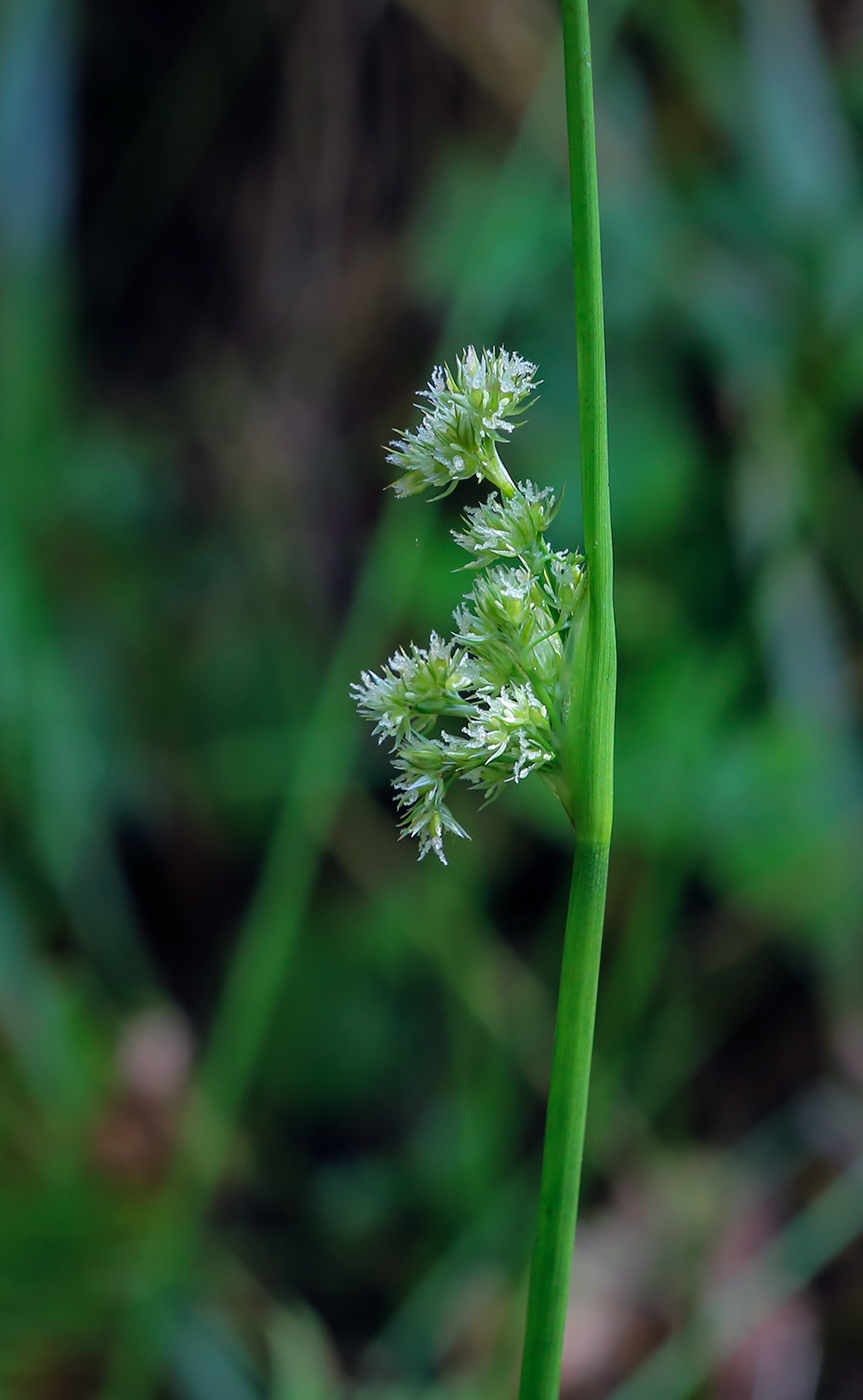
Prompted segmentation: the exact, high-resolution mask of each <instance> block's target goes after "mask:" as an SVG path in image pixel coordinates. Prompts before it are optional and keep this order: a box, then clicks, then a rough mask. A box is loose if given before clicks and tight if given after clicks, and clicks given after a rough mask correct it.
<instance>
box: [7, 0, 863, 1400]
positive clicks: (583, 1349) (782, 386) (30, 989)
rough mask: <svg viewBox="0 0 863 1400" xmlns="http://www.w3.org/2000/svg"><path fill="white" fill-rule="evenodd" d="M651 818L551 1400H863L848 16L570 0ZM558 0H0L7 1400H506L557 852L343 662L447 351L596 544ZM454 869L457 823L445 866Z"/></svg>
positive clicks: (860, 817)
mask: <svg viewBox="0 0 863 1400" xmlns="http://www.w3.org/2000/svg"><path fill="white" fill-rule="evenodd" d="M593 11H594V16H593V17H594V29H595V54H594V71H595V74H596V82H597V100H598V118H599V142H600V153H599V154H600V180H601V201H602V211H603V220H604V230H603V232H604V257H605V274H606V296H607V311H608V334H609V348H608V353H609V373H610V395H611V444H612V472H613V501H614V511H615V525H616V538H617V561H618V563H617V570H618V571H617V606H618V620H619V634H620V653H621V656H620V659H621V673H620V708H619V745H618V778H617V813H616V828H615V840H614V848H613V855H612V869H611V886H610V897H609V917H608V932H607V943H606V949H605V957H604V964H603V974H602V984H601V991H600V1009H599V1024H598V1029H597V1052H596V1065H595V1074H594V1083H593V1089H592V1103H591V1119H590V1128H589V1146H588V1166H587V1178H586V1186H585V1205H584V1212H583V1222H584V1223H583V1226H582V1228H581V1232H580V1236H579V1240H580V1244H579V1249H578V1251H577V1255H576V1261H575V1266H574V1273H573V1290H572V1302H571V1308H570V1322H569V1327H568V1331H567V1341H566V1350H565V1357H564V1387H563V1395H564V1400H605V1398H606V1397H609V1400H610V1397H612V1396H613V1397H615V1400H674V1397H679V1400H684V1397H687V1396H693V1397H695V1396H698V1397H702V1398H703V1400H706V1398H707V1397H710V1400H815V1397H818V1398H819V1400H859V1397H860V1396H861V1395H863V1243H861V1240H860V1239H858V1236H859V1235H860V1234H861V1231H863V959H861V951H860V939H861V931H863V929H861V925H863V762H862V761H861V744H860V705H861V684H863V550H861V543H863V180H861V171H863V162H861V155H863V151H861V143H862V142H863V4H861V3H860V0H818V2H817V3H816V0H595V4H594V6H593ZM561 81H562V80H561V73H560V52H559V34H558V28H557V18H556V8H555V6H554V4H553V3H551V0H182V3H180V0H173V3H168V0H124V3H123V4H115V3H113V4H112V3H110V0H79V3H78V4H77V5H72V3H71V0H2V3H0V834H2V865H0V1397H2V1400H7V1397H8V1400H90V1397H93V1400H137V1397H140V1398H141V1400H147V1397H154V1398H155V1397H159V1398H160V1400H345V1397H355V1396H356V1397H363V1400H378V1398H380V1400H432V1398H433V1400H492V1397H494V1398H495V1400H498V1397H509V1396H513V1395H514V1393H515V1385H516V1379H517V1366H518V1353H519V1344H520V1327H521V1316H522V1310H523V1305H524V1295H525V1283H526V1266H527V1259H528V1254H529V1249H530V1243H531V1237H532V1231H533V1213H534V1210H535V1201H536V1188H537V1182H538V1167H539V1152H540V1146H541V1136H542V1124H543V1102H544V1093H545V1089H546V1084H547V1078H548V1071H549V1056H550V1045H551V1035H552V1022H553V1008H554V1000H555V990H556V978H557V969H558V961H559V956H560V945H561V932H562V924H563V911H564V908H565V901H566V895H567V878H568V869H569V859H570V843H569V835H568V832H567V829H566V826H565V823H564V822H563V820H562V819H561V817H560V815H559V813H558V811H557V810H556V809H555V807H554V803H553V799H552V798H551V797H550V796H549V794H548V793H547V792H546V790H545V789H544V787H543V785H542V784H541V783H539V782H529V783H526V784H525V785H524V786H523V787H522V788H519V789H518V790H517V791H512V792H508V793H507V794H506V796H505V798H504V799H502V800H501V801H500V802H499V803H498V804H497V805H495V806H493V807H491V808H489V809H487V810H485V811H482V812H478V811H476V810H475V808H476V805H477V804H476V803H474V802H473V801H472V799H471V795H470V794H469V793H468V794H466V795H465V797H464V798H463V805H462V806H461V807H460V808H458V809H457V810H458V812H459V814H460V816H461V818H462V819H463V820H466V821H467V824H468V826H469V827H470V830H471V832H472V834H473V838H474V839H473V841H472V842H471V843H470V844H469V845H468V844H467V843H463V844H460V845H459V846H458V848H457V849H453V850H452V851H451V864H450V866H449V868H448V869H447V870H443V869H441V868H438V867H436V866H434V867H433V866H432V862H431V861H426V862H424V863H423V864H422V865H419V864H417V862H416V859H415V851H414V850H413V849H410V848H409V845H408V843H401V844H399V843H398V841H397V839H396V835H397V832H396V827H395V822H394V819H393V810H392V804H391V799H390V793H389V787H388V783H389V773H388V758H387V754H386V752H385V751H382V750H379V749H378V748H377V747H376V745H375V744H374V742H373V741H372V740H371V737H370V735H369V733H368V732H367V728H368V727H367V726H363V725H362V724H361V723H360V721H359V720H357V719H356V717H355V716H354V714H353V712H352V709H351V706H350V702H349V699H348V685H349V683H350V681H351V680H353V679H354V678H355V677H356V676H357V674H358V672H359V670H360V668H361V667H362V666H377V665H379V664H380V662H381V661H383V660H384V659H385V657H386V656H387V655H388V654H389V653H390V652H391V651H392V650H393V648H394V647H395V646H396V645H398V644H400V643H403V642H405V641H407V640H409V639H411V638H414V639H416V640H418V641H422V640H424V638H425V636H426V635H427V633H428V631H429V630H430V629H431V628H437V629H439V630H442V631H447V630H448V627H449V615H450V612H451V610H452V607H453V606H454V604H455V603H456V602H457V601H458V599H459V597H460V595H461V593H462V591H463V576H462V577H460V576H458V575H454V574H453V572H452V571H453V569H454V568H455V567H456V565H457V564H458V562H459V561H458V557H457V555H458V551H457V549H456V547H455V546H454V545H453V543H452V541H451V540H450V538H449V533H448V532H449V530H450V528H451V527H452V526H453V525H454V524H455V522H456V520H457V514H458V511H459V510H460V509H461V507H462V506H463V504H464V502H463V500H461V499H460V498H459V497H457V498H456V501H455V504H453V503H452V502H450V501H447V502H445V503H442V504H440V505H436V506H433V505H429V504H428V503H425V502H421V501H420V502H417V501H409V502H404V503H399V504H398V506H397V507H395V508H394V507H393V503H392V500H391V499H390V498H389V497H386V496H384V494H383V488H384V487H385V486H386V484H387V481H388V479H389V478H388V472H387V468H386V466H385V463H384V461H383V452H382V449H381V444H382V443H383V442H385V441H386V440H387V438H388V437H389V436H390V434H391V432H392V430H393V429H394V428H396V427H403V426H407V425H408V424H410V423H412V422H413V421H414V419H413V417H412V415H413V411H414V410H413V407H412V404H413V398H414V395H415V392H416V390H417V388H418V387H419V386H420V385H421V384H423V383H424V382H425V381H426V378H427V376H428V372H429V369H430V366H431V365H432V364H433V363H435V362H436V361H437V360H439V359H441V358H444V357H446V356H452V355H453V354H454V353H455V352H456V351H458V350H460V349H461V348H462V346H464V345H465V344H468V343H471V342H473V343H475V344H477V345H483V344H484V345H493V344H500V343H503V344H506V346H507V347H508V348H510V349H512V350H518V351H519V352H521V353H522V354H524V355H526V356H528V357H529V358H531V359H533V360H536V361H538V363H539V365H540V367H541V377H542V379H543V387H542V397H541V399H540V400H539V402H538V403H537V404H536V406H535V408H534V409H533V410H532V412H531V414H530V417H529V421H528V423H527V425H526V426H525V427H524V428H522V429H521V430H520V431H519V433H518V434H517V435H516V438H515V441H514V442H513V445H512V450H511V453H510V455H509V457H508V459H507V460H508V463H509V464H510V465H511V469H512V470H513V472H514V474H518V475H520V476H530V477H531V478H533V479H535V480H537V481H538V482H540V483H541V484H542V485H545V484H554V485H555V486H556V487H560V486H562V485H563V484H564V483H566V485H567V492H566V498H565V503H564V508H563V510H562V511H561V514H560V516H559V517H558V520H557V522H556V526H555V530H556V532H557V537H558V539H559V542H560V544H561V545H562V544H563V543H566V544H569V545H576V544H578V543H580V521H579V499H578V485H577V481H578V463H577V455H576V446H575V444H576V441H577V431H576V414H577V409H576V402H575V390H574V331H573V312H572V298H571V272H570V267H569V262H568V212H567V187H566V177H565V144H564V129H563V115H562V92H561ZM453 844H454V843H453Z"/></svg>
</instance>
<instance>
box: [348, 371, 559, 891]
mask: <svg viewBox="0 0 863 1400" xmlns="http://www.w3.org/2000/svg"><path fill="white" fill-rule="evenodd" d="M534 374H535V366H533V365H531V364H528V362H527V361H526V360H523V359H521V357H520V356H518V355H510V354H508V353H507V351H505V350H497V351H491V352H489V351H483V353H482V355H481V356H480V355H477V353H476V351H475V350H473V349H472V348H471V349H468V350H467V351H466V352H465V354H464V355H463V356H462V357H461V358H460V359H459V360H458V361H457V362H456V369H455V372H454V373H450V371H449V370H447V369H437V370H435V372H434V375H433V376H432V381H431V384H430V385H429V387H428V389H427V390H425V391H424V392H425V397H426V398H427V399H428V400H429V401H430V403H431V408H430V409H428V410H427V411H426V413H425V416H424V418H423V421H422V422H421V424H420V426H419V428H418V429H417V430H416V432H414V433H403V434H401V436H400V438H399V439H398V440H397V441H396V442H395V443H394V444H393V450H392V452H391V453H390V459H389V460H390V461H391V462H393V463H394V464H395V465H397V466H399V467H402V468H404V469H405V474H404V475H403V476H402V477H400V478H399V480H398V481H397V482H396V483H395V489H396V492H397V494H398V495H400V496H406V495H412V494H413V493H415V492H418V491H423V490H425V488H426V487H427V486H439V487H442V488H444V489H451V488H452V487H453V486H454V485H455V484H456V482H457V481H459V480H462V479H463V478H466V477H469V476H472V475H476V476H479V477H486V478H487V479H488V480H490V481H492V482H493V483H494V485H495V486H496V487H497V491H496V492H493V493H492V495H491V496H490V497H489V498H488V500H487V501H485V502H484V503H483V504H482V505H480V506H477V507H474V508H473V509H471V510H468V511H467V512H466V516H465V528H464V530H463V531H458V532H454V536H455V539H456V542H457V543H458V544H459V545H461V547H462V548H463V549H465V550H466V551H467V553H468V554H469V555H470V556H471V561H470V564H469V566H468V567H471V568H474V569H480V570H481V571H482V572H480V573H479V574H478V575H477V576H476V578H475V581H474V585H473V588H472V589H471V591H470V592H469V593H468V594H467V596H466V598H465V599H464V602H463V603H462V604H461V605H460V607H458V608H457V609H456V611H455V623H456V632H455V636H454V637H453V639H452V640H451V641H444V640H443V638H441V637H439V636H438V635H437V633H434V632H433V633H432V635H431V638H430V640H429V644H428V646H427V647H418V646H415V645H414V644H411V645H410V647H409V648H408V649H407V650H405V649H402V650H400V651H397V652H396V653H395V655H394V656H391V657H390V659H389V661H388V662H387V664H386V665H385V666H384V667H383V668H382V670H381V673H380V675H377V674H376V673H375V672H373V671H363V673H362V679H361V682H360V683H359V684H357V685H354V686H352V687H351V691H352V694H353V695H354V697H355V699H356V701H357V705H358V708H359V710H360V712H361V714H363V715H365V717H366V718H367V719H370V720H372V721H373V722H374V725H375V731H374V732H375V734H377V735H378V737H379V739H380V740H381V742H383V740H384V739H389V740H391V742H392V744H393V748H394V750H395V757H394V765H395V768H396V779H395V782H394V787H395V789H396V792H397V794H398V797H397V804H398V807H399V812H400V825H401V829H402V835H403V836H413V837H416V838H417V840H418V841H419V848H420V850H419V853H420V859H421V860H422V859H423V857H424V856H426V855H427V854H428V852H429V851H434V852H435V854H436V855H438V856H439V857H440V859H441V860H442V861H443V862H444V864H446V858H445V856H444V849H443V839H444V836H445V834H446V833H447V832H449V833H451V834H453V835H455V836H466V835H467V833H466V832H465V830H464V829H463V827H462V826H461V825H460V824H459V822H457V821H456V819H455V817H454V816H453V814H452V812H451V811H450V809H449V807H448V805H447V802H446V797H447V793H448V791H449V788H450V787H451V785H452V784H453V783H454V782H455V781H456V780H457V779H462V780H464V781H466V782H467V783H469V784H470V785H471V786H472V787H475V788H479V789H480V790H481V791H482V792H483V793H484V794H485V796H486V798H487V799H489V800H490V799H491V798H493V797H495V796H496V795H497V794H498V793H499V792H500V790H501V789H502V787H503V786H504V784H505V783H510V782H512V783H518V782H521V780H522V779H523V778H526V777H527V776H528V775H529V774H530V773H533V772H536V771H537V770H542V772H543V776H544V777H545V779H546V780H547V781H548V783H549V785H550V786H551V787H552V789H553V790H554V791H555V792H556V793H557V794H558V796H560V798H561V800H562V801H563V802H564V804H565V805H567V803H568V789H567V780H566V775H565V771H564V765H563V762H562V752H561V749H562V744H563V742H564V739H563V736H564V734H565V732H566V713H565V710H566V705H567V703H568V697H569V693H570V690H571V678H570V675H569V670H570V669H571V667H572V650H573V649H572V646H571V645H570V644H569V643H568V640H567V639H568V638H571V637H572V636H573V635H574V633H573V631H572V629H573V628H580V627H581V626H582V623H583V620H584V615H585V614H584V605H585V603H586V599H587V575H586V572H585V568H584V560H583V559H582V558H581V556H580V555H578V554H571V553H560V552H559V553H555V551H554V550H552V548H551V546H550V545H549V543H548V541H547V540H546V538H545V535H546V531H547V530H548V527H549V525H550V524H551V522H552V520H553V519H554V516H555V514H556V511H557V504H556V501H555V497H554V494H553V493H552V491H551V490H549V489H548V488H546V489H545V490H542V491H540V489H539V488H538V487H537V486H535V485H534V484H533V482H530V481H524V482H520V483H519V485H518V486H515V485H514V484H513V482H512V480H511V478H510V476H509V474H508V472H507V471H506V468H505V467H504V465H503V463H502V462H501V460H500V458H499V456H498V454H497V447H496V444H497V443H498V442H500V441H502V439H503V437H504V436H505V435H506V434H508V433H510V432H511V431H512V428H513V423H512V421H511V420H512V419H513V417H517V415H518V414H519V413H521V412H522V411H523V409H524V407H525V406H526V402H527V400H528V398H529V395H530V393H531V391H532V389H533V387H534V379H533V376H534ZM502 559H506V560H510V561H512V562H511V563H508V564H502V563H499V562H496V561H499V560H502ZM447 719H455V720H457V721H459V723H458V726H457V728H458V729H459V732H457V733H452V732H450V731H449V730H448V729H442V728H440V725H441V723H442V722H445V721H446V720H447Z"/></svg>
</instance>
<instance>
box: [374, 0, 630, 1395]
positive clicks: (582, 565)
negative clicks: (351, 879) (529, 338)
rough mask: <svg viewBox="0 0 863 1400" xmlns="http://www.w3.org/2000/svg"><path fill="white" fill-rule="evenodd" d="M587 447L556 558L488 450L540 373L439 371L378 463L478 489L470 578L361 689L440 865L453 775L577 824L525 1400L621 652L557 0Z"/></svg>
mask: <svg viewBox="0 0 863 1400" xmlns="http://www.w3.org/2000/svg"><path fill="white" fill-rule="evenodd" d="M563 32H564V56H565V68H566V93H567V124H568V136H569V156H570V187H571V194H572V226H573V268H574V275H575V300H576V339H577V347H578V388H579V410H580V439H581V443H580V445H581V488H582V506H583V516H584V540H585V546H584V557H582V556H581V555H580V554H576V553H573V552H569V551H564V552H556V551H555V550H553V549H552V548H551V546H550V545H549V544H548V542H547V540H546V531H547V530H548V527H549V525H550V524H551V522H552V519H553V517H554V512H555V508H556V502H555V499H554V496H553V495H552V493H551V492H550V491H539V490H538V489H537V488H536V486H534V485H533V483H532V482H521V483H519V484H516V483H515V482H514V481H513V480H512V478H511V477H510V475H509V473H508V472H507V470H506V467H505V466H504V464H503V462H502V461H501V458H500V454H499V452H498V444H499V443H501V442H503V441H505V439H506V438H507V437H508V435H509V434H510V433H511V431H512V429H513V427H514V425H515V421H516V420H517V419H518V417H519V416H520V414H521V413H523V411H524V409H525V408H526V407H527V405H528V404H529V402H530V400H531V396H532V392H533V389H534V386H535V379H534V375H535V367H534V366H533V365H531V364H529V363H528V362H527V361H525V360H523V359H521V358H520V357H519V356H518V355H510V354H508V353H507V352H506V351H505V350H498V351H495V352H487V351H484V352H483V354H482V355H477V354H476V352H475V351H474V350H472V349H470V350H468V351H467V352H466V353H465V355H464V356H463V357H462V358H461V359H459V360H458V361H457V362H456V366H455V369H454V370H453V371H452V372H451V371H449V370H448V369H445V368H444V369H438V370H436V371H435V373H434V376H433V378H432V381H431V384H430V385H429V387H428V389H427V390H426V391H425V397H426V399H427V401H428V404H429V405H430V406H429V407H428V408H427V409H426V411H425V413H424V416H423V419H422V422H421V424H420V426H419V428H418V429H417V430H416V431H415V432H407V433H402V434H401V435H400V436H399V437H398V438H397V439H396V441H395V442H394V443H393V444H392V450H391V452H390V458H389V460H390V461H391V462H392V463H393V464H394V465H395V466H397V467H398V468H399V470H400V471H401V472H402V475H401V476H400V477H399V478H398V480H397V481H396V482H395V483H394V486H395V490H396V493H397V494H398V495H401V496H405V495H413V494H415V493H417V492H421V491H424V490H425V489H426V488H428V487H434V488H437V489H439V490H440V492H441V493H442V494H444V495H445V494H448V493H449V491H451V490H453V489H454V488H455V486H456V485H457V484H458V482H459V481H462V480H465V479H467V478H469V477H472V476H476V477H478V478H479V479H481V480H486V481H488V482H490V483H491V485H492V487H493V490H492V492H491V494H490V496H489V497H488V499H487V500H486V501H485V502H484V503H483V504H482V505H480V506H478V507H475V508H474V509H472V510H468V512H467V514H466V517H465V522H464V528H463V529H462V530H461V531H458V532H456V535H455V538H456V540H457V542H458V543H459V544H460V545H461V546H462V548H463V549H465V550H466V551H467V552H468V554H469V555H470V556H471V557H470V564H469V566H468V567H470V565H472V566H474V567H475V568H476V569H477V577H476V581H475V583H474V586H473V588H472V589H471V591H470V592H469V593H468V595H467V597H466V598H465V600H464V602H463V603H462V605H461V606H460V607H459V608H458V609H457V610H456V613H455V624H456V627H455V632H454V634H453V636H452V638H451V639H450V640H449V641H444V640H443V639H442V638H440V637H438V636H435V635H433V636H432V637H431V639H430V641H429V645H428V646H427V647H417V646H411V647H410V648H409V649H408V650H407V651H404V650H403V651H399V652H397V653H396V655H395V656H393V657H391V659H390V661H389V662H388V663H387V665H386V666H384V667H383V669H382V670H381V672H380V673H379V674H375V673H372V672H364V673H363V677H362V681H361V683H360V684H359V685H357V686H356V687H355V688H354V693H355V696H356V699H357V702H358V704H359V708H360V710H361V712H362V713H363V714H364V715H366V716H367V717H368V718H369V719H371V720H373V721H374V723H375V727H376V732H377V733H378V735H379V737H380V739H381V740H389V741H390V742H391V743H392V745H393V748H394V750H395V766H396V779H395V787H396V790H397V792H398V803H399V806H400V808H401V815H402V827H403V831H404V833H405V834H408V835H411V836H415V837H416V838H417V839H418V840H419V843H420V858H422V857H423V856H424V855H426V854H427V853H428V852H429V851H435V852H436V854H437V855H438V856H440V858H441V859H442V860H443V859H444V851H443V840H444V835H445V834H446V833H448V832H449V833H451V834H453V835H457V836H464V835H465V832H464V831H463V829H462V827H461V826H460V825H459V823H458V822H457V821H456V819H455V817H454V816H453V814H452V812H451V811H450V809H449V807H448V806H447V803H446V797H447V793H448V790H449V788H450V787H451V786H452V784H453V782H454V781H456V780H457V779H464V780H465V781H467V782H468V783H469V784H471V785H472V786H474V787H477V788H479V789H480V790H481V791H482V792H483V793H484V794H485V795H486V796H487V797H488V798H493V797H494V796H495V795H496V794H497V793H499V792H500V790H501V788H502V787H503V785H504V784H505V783H507V782H516V783H517V782H520V781H521V780H522V779H523V778H525V777H527V776H528V775H529V774H530V773H534V772H536V773H538V774H539V775H540V776H541V777H542V778H544V779H545V781H546V782H547V783H548V784H549V785H550V786H551V787H552V788H553V790H554V791H555V793H556V794H557V796H558V797H559V798H560V800H561V801H562V803H563V805H564V807H565V808H566V811H567V813H568V815H569V817H570V820H571V821H572V825H573V830H574V833H575V858H574V864H573V876H572V888H571V893H570V901H569V911H568V915H567V924H566V936H565V941H564V952H563V964H562V968H561V979H560V992H559V999H558V1009H557V1023H556V1031H555V1046H554V1060H553V1065H552V1075H551V1087H550V1091H549V1101H548V1112H547V1116H546V1129H545V1144H544V1149H543V1164H542V1180H541V1185H540V1203H539V1220H538V1226H537V1235H536V1244H535V1247H534V1255H533V1262H532V1266H531V1278H530V1288H529V1293H528V1306H527V1322H526V1331H525V1342H524V1352H523V1356H522V1370H521V1389H520V1400H557V1397H558V1394H559V1390H560V1366H561V1355H562V1351H563V1335H564V1326H565V1322H566V1307H567V1298H568V1293H569V1277H570V1270H571V1265H572V1251H573V1244H574V1240H575V1224H576V1216H577V1213H578V1194H579V1187H580V1181H581V1167H582V1158H583V1154H584V1129H585V1120H586V1116H587V1095H588V1086H589V1081H590V1062H591V1055H592V1048H593V1031H594V1021H595V1015H596V997H597V988H598V980H599V959H600V949H601V943H602V928H603V921H604V917H605V897H606V884H607V877H608V850H609V842H610V839H611V819H612V796H613V762H614V708H615V689H616V671H617V665H616V647H615V633H614V609H613V602H612V543H611V511H610V504H609V484H608V429H607V406H606V381H605V335H604V323H603V303H602V274H601V263H600V244H599V199H598V189H597V173H596V137H595V130H594V114H593V82H592V72H591V59H590V29H589V21H588V9H587V0H563Z"/></svg>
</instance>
